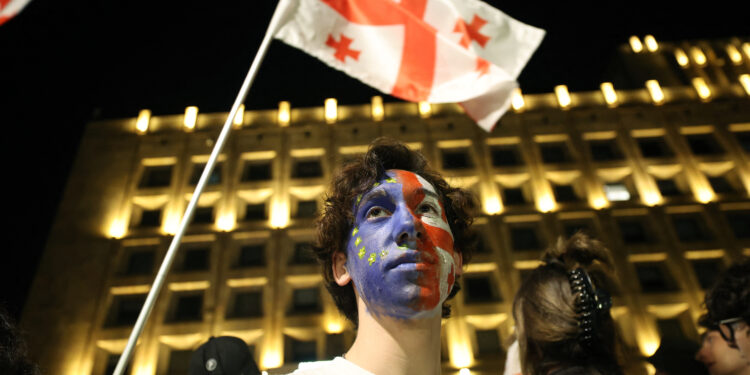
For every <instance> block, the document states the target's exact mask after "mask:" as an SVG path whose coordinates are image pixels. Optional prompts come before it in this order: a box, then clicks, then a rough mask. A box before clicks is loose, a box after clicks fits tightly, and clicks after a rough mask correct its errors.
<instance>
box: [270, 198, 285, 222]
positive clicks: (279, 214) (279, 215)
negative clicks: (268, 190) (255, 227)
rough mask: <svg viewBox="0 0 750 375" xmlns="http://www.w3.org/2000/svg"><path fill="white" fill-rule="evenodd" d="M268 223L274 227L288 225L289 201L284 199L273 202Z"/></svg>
mask: <svg viewBox="0 0 750 375" xmlns="http://www.w3.org/2000/svg"><path fill="white" fill-rule="evenodd" d="M269 224H270V225H271V228H274V229H280V228H286V226H287V225H289V203H287V202H286V201H276V202H275V203H274V204H273V206H272V207H271V219H270V220H269Z"/></svg>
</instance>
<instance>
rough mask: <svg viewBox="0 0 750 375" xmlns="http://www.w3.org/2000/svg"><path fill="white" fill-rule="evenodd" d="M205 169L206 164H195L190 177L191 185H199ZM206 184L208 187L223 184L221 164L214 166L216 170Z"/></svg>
mask: <svg viewBox="0 0 750 375" xmlns="http://www.w3.org/2000/svg"><path fill="white" fill-rule="evenodd" d="M205 168H206V163H202V164H195V165H194V166H193V174H192V175H191V176H190V185H198V180H200V179H201V174H203V169H205ZM206 183H207V184H208V186H211V185H218V184H220V183H221V163H216V165H214V170H213V171H211V176H209V177H208V181H207V182H206Z"/></svg>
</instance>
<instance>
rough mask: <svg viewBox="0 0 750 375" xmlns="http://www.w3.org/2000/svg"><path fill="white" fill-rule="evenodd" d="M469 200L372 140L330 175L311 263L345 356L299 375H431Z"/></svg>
mask: <svg viewBox="0 0 750 375" xmlns="http://www.w3.org/2000/svg"><path fill="white" fill-rule="evenodd" d="M473 209H474V200H473V198H472V195H471V194H470V193H468V192H467V191H464V190H461V189H457V188H452V187H450V186H449V185H448V184H447V183H446V181H445V180H444V179H443V178H442V176H440V174H438V173H437V172H435V171H434V170H432V169H431V168H430V167H429V165H428V164H427V161H426V160H425V158H424V157H423V156H422V155H421V154H420V153H418V152H415V151H412V150H410V149H409V148H407V147H406V146H405V145H403V144H401V143H398V142H396V141H393V140H389V139H386V138H380V139H377V140H375V141H373V143H372V144H371V145H370V148H369V150H368V152H367V153H366V154H365V155H363V156H362V157H359V158H357V159H356V160H354V161H352V162H350V163H348V164H346V165H345V166H344V167H343V169H342V170H341V171H340V172H339V173H338V174H337V175H336V176H335V177H334V179H333V181H332V183H331V187H330V191H329V192H328V195H327V198H326V204H325V209H324V212H323V213H322V216H321V217H320V218H319V219H318V221H317V242H316V245H315V252H316V255H317V257H318V259H319V261H320V263H321V264H322V268H323V277H324V282H325V284H326V287H327V289H328V291H329V292H330V293H331V295H332V296H333V300H334V301H335V303H336V306H337V307H338V308H339V310H340V311H341V312H342V313H343V314H344V315H345V316H346V317H347V318H348V319H349V320H350V321H351V322H352V323H354V325H355V327H357V335H356V338H355V340H354V343H353V344H352V346H351V348H349V350H348V351H347V352H346V353H343V354H342V356H341V357H337V358H335V359H333V360H332V361H323V362H316V363H313V364H308V366H306V367H305V368H302V367H300V369H298V370H297V371H295V372H294V374H295V375H299V374H305V375H308V374H351V375H360V374H375V375H386V374H388V375H407V374H440V344H441V341H440V327H441V318H443V317H447V316H448V315H449V313H450V309H449V308H448V306H447V305H446V304H445V301H446V300H448V299H450V298H451V297H453V296H454V295H455V293H456V292H458V284H457V282H456V281H457V279H458V277H459V275H460V274H461V268H462V266H463V264H464V263H465V262H466V261H467V258H468V256H469V255H470V253H471V250H472V246H473V244H474V242H475V241H474V235H473V234H472V232H471V230H470V226H471V222H472V215H471V212H472V211H473Z"/></svg>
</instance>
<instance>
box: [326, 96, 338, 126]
mask: <svg viewBox="0 0 750 375" xmlns="http://www.w3.org/2000/svg"><path fill="white" fill-rule="evenodd" d="M336 103H337V102H336V99H334V98H328V99H326V101H325V116H326V123H328V124H333V123H334V122H336V119H337V118H338V115H339V110H338V105H337V104H336Z"/></svg>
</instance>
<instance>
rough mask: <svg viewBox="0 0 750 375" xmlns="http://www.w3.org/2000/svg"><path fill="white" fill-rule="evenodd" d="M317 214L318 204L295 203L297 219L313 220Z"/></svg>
mask: <svg viewBox="0 0 750 375" xmlns="http://www.w3.org/2000/svg"><path fill="white" fill-rule="evenodd" d="M317 213H318V202H317V201H315V200H311V201H298V202H297V217H298V218H313V217H315V215H316V214H317Z"/></svg>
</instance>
